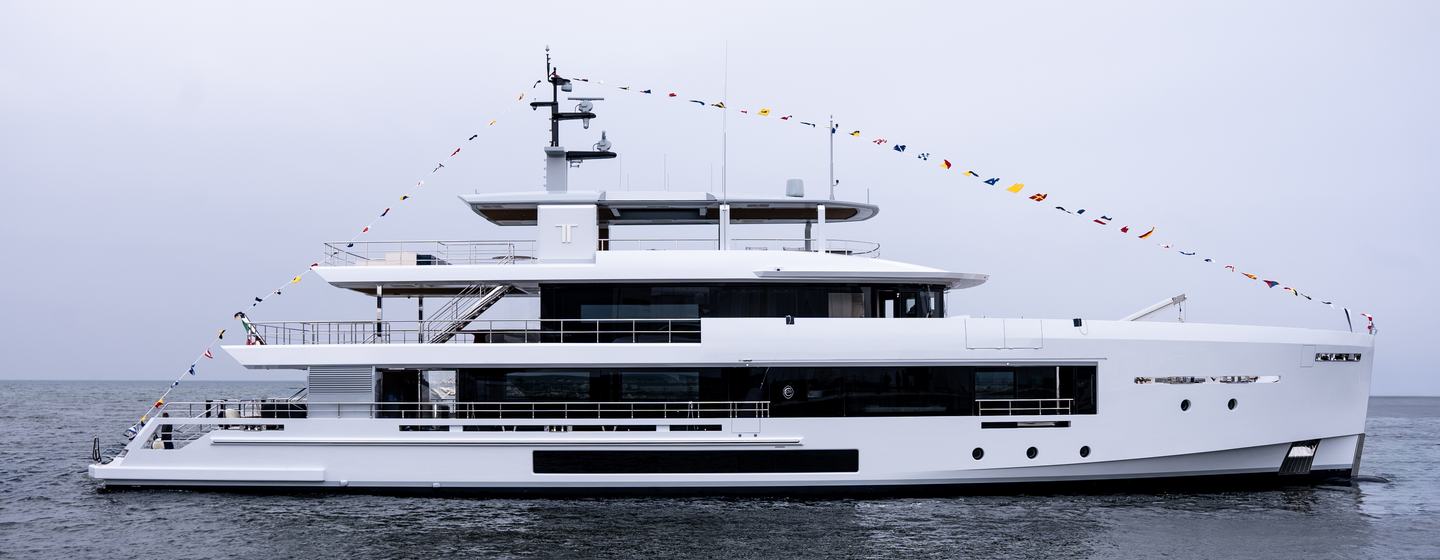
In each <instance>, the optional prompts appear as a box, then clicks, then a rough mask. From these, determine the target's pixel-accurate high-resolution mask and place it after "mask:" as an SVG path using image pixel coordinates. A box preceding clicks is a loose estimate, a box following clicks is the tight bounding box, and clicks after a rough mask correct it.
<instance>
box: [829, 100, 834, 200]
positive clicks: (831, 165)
mask: <svg viewBox="0 0 1440 560" xmlns="http://www.w3.org/2000/svg"><path fill="white" fill-rule="evenodd" d="M830 200H835V115H830Z"/></svg>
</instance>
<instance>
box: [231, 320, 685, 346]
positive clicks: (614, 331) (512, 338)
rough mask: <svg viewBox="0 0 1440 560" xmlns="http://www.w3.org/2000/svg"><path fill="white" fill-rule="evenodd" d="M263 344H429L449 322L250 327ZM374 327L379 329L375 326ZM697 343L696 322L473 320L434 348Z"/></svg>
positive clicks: (283, 323)
mask: <svg viewBox="0 0 1440 560" xmlns="http://www.w3.org/2000/svg"><path fill="white" fill-rule="evenodd" d="M254 325H255V329H256V332H257V333H259V334H260V337H261V338H262V339H263V340H264V341H265V344H269V345H275V344H430V343H432V339H431V336H432V335H434V334H435V333H439V332H442V331H444V330H445V329H448V328H451V327H452V326H453V325H454V322H453V321H443V320H438V321H275V322H261V323H254ZM377 327H378V328H377ZM647 342H654V343H698V342H700V319H594V320H587V319H515V320H476V321H471V322H470V324H469V326H467V327H466V328H464V329H461V330H459V331H457V332H456V333H455V335H454V336H453V337H450V338H449V339H448V340H445V341H444V342H434V343H435V344H457V343H459V344H471V343H490V344H512V343H521V344H530V343H571V344H627V343H628V344H633V343H647Z"/></svg>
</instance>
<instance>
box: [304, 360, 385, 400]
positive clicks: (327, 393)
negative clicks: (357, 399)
mask: <svg viewBox="0 0 1440 560" xmlns="http://www.w3.org/2000/svg"><path fill="white" fill-rule="evenodd" d="M374 380H375V369H374V368H371V367H362V366H312V367H311V368H310V379H309V385H310V399H311V400H313V401H319V402H324V401H327V400H337V399H331V398H328V397H335V396H347V397H348V396H363V397H365V398H366V399H367V400H368V399H369V398H370V396H371V394H373V392H374V388H373V383H374Z"/></svg>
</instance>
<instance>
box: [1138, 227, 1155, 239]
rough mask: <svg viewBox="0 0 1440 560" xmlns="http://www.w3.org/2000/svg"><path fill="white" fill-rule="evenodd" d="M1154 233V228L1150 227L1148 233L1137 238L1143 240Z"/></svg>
mask: <svg viewBox="0 0 1440 560" xmlns="http://www.w3.org/2000/svg"><path fill="white" fill-rule="evenodd" d="M1154 233H1155V228H1154V227H1153V226H1152V227H1151V228H1150V231H1147V232H1145V233H1142V234H1140V236H1139V237H1140V239H1145V238H1147V237H1150V236H1151V235H1153V234H1154Z"/></svg>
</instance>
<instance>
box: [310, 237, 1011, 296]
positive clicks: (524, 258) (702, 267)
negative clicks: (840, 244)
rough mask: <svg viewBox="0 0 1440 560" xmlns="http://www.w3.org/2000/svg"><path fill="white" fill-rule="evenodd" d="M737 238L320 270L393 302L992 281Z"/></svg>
mask: <svg viewBox="0 0 1440 560" xmlns="http://www.w3.org/2000/svg"><path fill="white" fill-rule="evenodd" d="M732 241H733V242H734V243H737V244H739V245H741V246H742V247H744V249H748V250H724V251H720V250H716V249H714V248H710V249H694V248H690V243H702V240H630V241H628V242H626V243H623V244H622V243H619V242H610V243H607V244H606V245H612V244H613V245H617V246H621V245H623V246H627V247H629V248H631V249H634V250H619V249H617V250H603V251H593V255H592V256H591V257H590V259H588V260H585V261H563V260H562V261H558V262H556V261H549V260H546V259H544V258H539V257H537V254H538V252H537V251H536V248H535V244H536V242H512V241H504V242H490V241H472V242H440V241H432V242H381V243H377V244H362V243H356V244H354V246H353V247H349V248H348V252H346V253H342V254H340V255H332V257H331V259H332V260H330V261H327V262H326V263H325V264H324V265H323V266H320V267H318V268H316V269H315V271H316V273H318V274H319V275H320V277H321V278H323V279H324V280H325V281H326V282H329V283H330V284H332V285H335V286H338V287H342V288H349V289H352V290H356V291H360V292H365V293H374V290H375V288H376V286H381V287H382V288H383V290H384V293H385V294H387V295H392V296H401V295H424V294H427V293H441V294H443V293H444V292H446V291H447V290H450V291H453V290H454V289H455V288H460V287H465V286H470V285H474V284H480V283H487V284H503V285H509V286H514V287H517V288H520V289H522V290H527V291H528V289H529V288H531V287H535V286H538V285H539V284H541V283H647V284H648V283H661V284H663V283H704V282H722V283H726V282H740V283H754V282H803V283H810V284H815V283H820V284H835V283H839V284H852V283H877V282H878V283H903V284H928V285H943V286H946V287H948V288H951V289H959V288H970V287H974V286H978V285H980V284H982V283H984V282H985V281H986V279H987V278H988V277H987V276H986V275H983V274H971V273H962V272H949V271H945V270H941V269H937V268H931V267H927V266H920V265H915V264H909V263H902V262H896V261H890V260H885V259H880V258H863V257H859V256H855V255H854V254H852V253H849V252H847V251H825V252H820V251H813V250H811V251H806V250H803V249H797V250H786V249H783V248H780V249H776V250H761V249H760V245H753V246H749V245H747V244H751V243H757V244H758V243H760V242H761V241H760V240H753V241H752V240H732ZM837 241H838V240H837ZM835 242H836V241H831V243H835ZM709 243H712V244H713V243H714V241H713V240H710V241H709ZM774 243H777V244H780V243H782V241H774ZM850 243H855V242H850ZM783 244H792V245H795V246H796V247H802V246H803V245H802V244H803V241H796V240H783ZM712 246H713V245H712ZM827 246H834V245H827ZM332 247H333V245H332ZM649 247H654V250H651V249H649Z"/></svg>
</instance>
